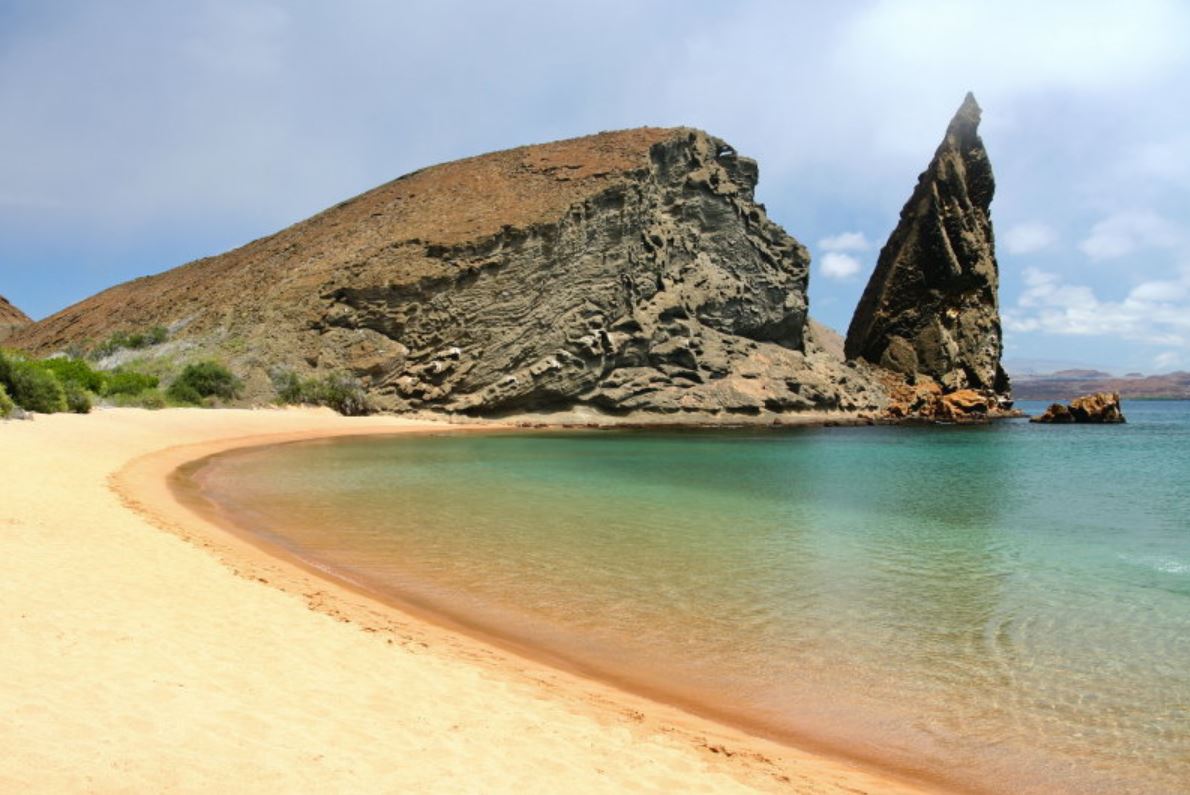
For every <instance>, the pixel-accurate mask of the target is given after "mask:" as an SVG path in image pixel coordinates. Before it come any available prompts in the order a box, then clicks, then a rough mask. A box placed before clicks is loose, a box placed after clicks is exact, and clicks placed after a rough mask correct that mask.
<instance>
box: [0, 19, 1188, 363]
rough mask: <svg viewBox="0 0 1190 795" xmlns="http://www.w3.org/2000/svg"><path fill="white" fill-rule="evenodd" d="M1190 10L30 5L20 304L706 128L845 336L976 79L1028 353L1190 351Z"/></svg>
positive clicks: (18, 96)
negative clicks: (750, 174) (631, 138)
mask: <svg viewBox="0 0 1190 795" xmlns="http://www.w3.org/2000/svg"><path fill="white" fill-rule="evenodd" d="M1187 31H1190V4H1184V3H1179V2H1160V1H1154V2H1145V1H1144V0H1134V1H1133V2H1130V3H1128V4H1123V3H1119V2H1047V3H1031V2H1013V1H1012V0H1007V1H1001V2H941V0H937V1H933V2H927V1H925V0H923V1H922V2H916V1H915V0H890V1H888V2H879V1H875V2H853V3H837V4H836V3H832V4H826V3H813V2H804V3H798V2H759V1H757V2H724V0H718V2H691V1H690V0H687V1H686V2H681V1H680V0H672V2H649V0H637V1H635V2H603V3H584V4H577V3H569V2H553V3H546V2H513V1H512V0H507V1H506V2H502V3H487V2H451V1H450V0H440V1H439V2H425V3H415V2H403V3H389V2H347V1H345V2H341V3H334V4H331V3H320V2H291V3H281V2H265V1H263V0H261V1H255V0H238V1H237V2H211V1H209V0H194V1H193V2H188V3H185V4H169V3H150V2H144V3H137V2H111V3H87V2H79V3H71V2H55V3H42V2H34V1H32V0H30V1H29V2H21V0H0V108H2V109H3V110H2V112H0V294H4V295H6V296H7V297H9V298H10V299H11V300H12V301H13V302H14V303H15V304H17V305H18V306H20V307H22V308H23V309H25V310H26V311H27V312H28V313H29V314H31V315H33V316H34V317H43V316H45V315H48V314H50V313H52V312H54V311H57V310H59V309H62V308H63V307H65V306H67V305H69V304H71V303H73V302H75V301H77V300H80V299H82V298H85V297H86V296H88V295H90V294H92V293H94V292H96V291H98V290H100V289H103V288H105V287H107V286H110V285H112V284H114V283H117V282H120V281H124V280H127V279H130V278H134V277H136V276H142V275H145V274H149V273H156V272H159V271H161V270H165V269H167V268H170V267H173V266H175V265H179V264H181V263H183V262H186V261H189V260H192V259H195V258H198V257H201V256H207V255H211V254H217V253H220V252H222V251H225V250H227V249H229V248H232V247H234V246H236V245H240V244H242V243H245V242H247V241H249V240H251V239H254V238H256V237H260V236H262V235H265V234H269V233H271V232H274V231H276V230H277V229H280V228H281V227H283V226H285V225H287V224H289V223H292V222H294V221H297V220H300V219H302V218H304V217H306V216H308V215H310V214H312V213H314V212H316V211H318V210H320V209H323V208H325V207H327V206H329V205H331V204H334V203H336V202H338V201H339V200H341V199H343V198H346V197H348V196H351V195H354V194H357V193H359V192H362V191H364V190H366V189H368V188H370V187H373V186H375V185H378V184H380V183H382V182H385V181H388V180H389V179H392V178H394V177H396V176H399V175H400V174H403V173H406V172H408V171H411V170H414V169H416V168H420V167H422V166H426V165H430V164H433V163H437V162H442V161H445V160H450V159H454V158H457V157H462V156H466V155H471V154H477V153H480V152H485V151H491V150H494V149H500V148H505V147H509V146H516V145H519V144H524V143H535V142H541V141H548V140H554V139H558V138H564V137H570V136H575V135H583V134H587V133H591V132H596V131H599V130H607V129H619V128H624V127H635V126H640V125H645V124H649V125H679V124H685V125H691V126H696V127H701V128H703V129H706V130H708V131H710V132H712V133H714V134H716V135H719V136H720V137H723V138H725V139H726V140H728V141H729V142H730V143H732V144H733V145H734V146H736V148H737V149H738V150H739V151H740V152H741V153H743V154H745V155H748V156H751V157H754V158H756V159H757V160H759V162H760V167H761V182H760V187H759V191H758V193H759V198H760V200H761V201H763V202H765V203H766V205H767V206H768V209H769V214H770V215H771V216H772V217H773V218H774V219H775V220H776V221H777V222H779V223H781V224H782V225H783V226H784V227H785V228H786V229H787V230H789V231H790V232H791V233H792V234H793V235H794V236H795V237H797V238H798V239H799V240H801V241H802V242H803V243H805V244H806V245H807V246H808V247H809V248H810V250H811V252H812V254H813V256H814V266H813V271H812V277H811V294H810V298H811V311H812V313H813V314H814V315H815V316H816V317H818V318H819V319H821V320H822V321H824V322H826V323H827V324H828V325H832V326H834V327H835V328H838V329H840V330H843V329H845V328H846V325H847V322H848V320H849V319H850V315H851V312H852V310H853V308H854V306H855V302H856V301H857V299H858V296H859V293H860V292H861V291H862V289H863V285H864V283H865V281H866V279H867V275H868V273H869V272H870V270H871V268H872V266H873V264H874V262H875V258H876V256H877V254H878V251H879V248H880V245H881V244H882V243H883V241H884V239H885V238H886V237H887V235H888V233H889V232H890V231H891V230H892V228H893V226H894V225H895V223H896V219H897V214H898V212H899V211H900V208H901V205H902V204H903V203H904V201H905V199H906V198H907V197H908V195H909V193H910V191H911V189H912V187H913V184H914V182H915V180H916V178H917V174H918V173H919V172H920V171H921V170H922V169H923V168H924V167H925V165H926V163H927V162H928V160H929V158H930V155H931V154H932V153H933V150H934V148H935V146H936V145H937V143H938V141H939V139H940V138H941V136H942V133H943V131H944V129H945V126H946V123H947V121H948V120H949V118H950V116H951V115H952V114H953V112H954V111H955V109H956V108H957V107H958V105H959V103H960V102H961V101H962V98H963V95H964V93H965V92H966V91H968V90H971V91H974V92H975V95H976V97H977V98H978V99H979V101H980V103H981V105H982V106H983V108H984V124H983V127H982V133H983V137H984V141H985V143H986V145H987V147H988V150H989V152H990V155H991V158H992V164H993V167H994V169H995V172H996V176H997V181H998V190H997V194H996V199H995V201H994V202H993V205H992V214H993V221H994V223H995V227H996V233H997V241H998V254H999V259H1000V266H1001V276H1002V288H1001V300H1002V309H1003V314H1004V321H1005V329H1006V358H1007V359H1008V360H1009V361H1010V362H1024V363H1027V364H1028V363H1036V364H1037V365H1038V366H1044V365H1045V364H1047V363H1054V364H1059V363H1061V364H1087V365H1096V366H1102V367H1104V368H1106V369H1110V370H1116V371H1119V372H1124V371H1126V370H1142V371H1145V372H1159V371H1167V370H1173V369H1179V368H1181V369H1190V212H1187V210H1188V209H1190V47H1187V46H1186V44H1185V36H1186V33H1187Z"/></svg>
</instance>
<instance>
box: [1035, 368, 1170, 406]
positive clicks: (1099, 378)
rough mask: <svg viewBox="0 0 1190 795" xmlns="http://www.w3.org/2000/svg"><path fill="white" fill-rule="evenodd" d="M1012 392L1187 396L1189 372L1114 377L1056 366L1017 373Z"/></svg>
mask: <svg viewBox="0 0 1190 795" xmlns="http://www.w3.org/2000/svg"><path fill="white" fill-rule="evenodd" d="M1012 392H1013V396H1014V397H1016V398H1017V399H1019V400H1069V399H1071V398H1074V397H1077V396H1079V395H1086V394H1090V393H1092V392H1118V393H1119V394H1120V397H1122V398H1124V399H1125V400H1190V372H1185V371H1178V372H1173V373H1165V374H1164V375H1142V374H1140V373H1129V374H1128V375H1125V376H1123V377H1117V376H1113V375H1112V374H1110V373H1105V372H1103V371H1101V370H1059V371H1057V372H1054V373H1050V374H1047V375H1038V374H1029V375H1017V376H1015V377H1014V378H1013V388H1012Z"/></svg>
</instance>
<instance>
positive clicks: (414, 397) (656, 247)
mask: <svg viewBox="0 0 1190 795" xmlns="http://www.w3.org/2000/svg"><path fill="white" fill-rule="evenodd" d="M757 178H758V169H757V166H756V163H755V162H754V161H752V160H749V159H747V158H744V157H741V156H739V155H738V154H737V153H736V152H735V151H734V150H733V149H732V148H731V147H730V146H729V145H727V144H726V143H725V142H723V141H722V140H720V139H718V138H715V137H713V136H710V135H707V134H706V133H704V132H701V131H698V130H691V129H686V128H678V129H669V130H663V129H652V128H644V129H640V130H628V131H623V132H616V133H603V134H600V135H596V136H590V137H587V138H580V139H574V140H571V141H560V142H556V143H552V144H543V145H539V146H530V147H522V148H519V149H514V150H508V151H505V152H496V153H492V154H489V155H483V156H480V157H476V158H470V159H467V160H462V161H456V162H454V163H447V164H443V165H440V166H434V167H432V168H428V169H424V170H423V171H419V172H414V173H413V174H410V175H407V176H405V177H402V178H400V179H398V180H394V181H393V182H391V183H388V184H387V185H383V186H380V187H379V188H376V189H375V190H372V191H369V192H368V193H365V194H363V195H361V196H358V197H356V198H355V199H351V200H349V201H347V202H343V203H342V204H340V205H337V206H335V207H332V208H330V209H328V210H326V211H325V212H323V213H320V214H318V215H316V216H314V217H312V218H310V219H308V220H306V221H303V222H302V223H300V224H296V225H294V226H293V227H290V228H289V229H286V230H283V231H281V232H279V233H277V234H276V235H273V236H271V237H268V238H262V239H261V240H258V241H254V242H253V243H250V244H248V245H247V246H244V247H243V248H241V249H237V250H235V251H232V252H228V253H227V254H224V255H221V256H219V257H214V258H211V259H208V260H199V261H197V262H193V263H190V264H188V265H185V266H182V267H180V268H176V269H174V270H172V271H169V272H167V273H163V274H161V275H159V276H155V277H151V278H147V279H141V280H138V281H135V282H130V283H128V284H125V285H121V286H119V287H116V288H113V289H111V290H109V291H107V292H105V293H102V294H100V295H98V296H95V297H93V298H92V299H88V301H86V302H83V303H82V304H79V305H76V306H75V307H71V308H69V309H67V310H64V311H63V312H61V313H59V314H58V315H55V316H54V317H52V318H49V319H47V320H46V321H43V322H42V323H40V324H37V326H35V327H34V328H33V329H31V330H29V331H28V332H27V333H23V334H22V335H21V342H22V344H23V345H25V346H26V347H27V348H29V349H30V350H35V351H39V352H52V351H53V350H58V349H61V348H62V347H65V346H66V345H68V344H71V345H86V344H87V343H94V342H96V341H99V340H102V339H104V338H105V337H106V336H108V335H110V334H111V333H112V332H113V331H116V330H127V331H135V330H137V329H142V328H146V327H150V326H153V325H164V326H168V327H169V328H170V329H171V344H176V345H177V346H179V348H180V349H181V348H182V346H185V348H184V349H185V350H186V351H187V352H188V355H191V356H200V355H217V356H220V357H221V358H224V359H226V360H228V361H229V362H230V364H231V365H232V367H233V369H236V370H237V372H238V373H239V374H240V375H242V376H243V377H244V378H245V382H246V383H247V384H248V388H249V392H250V394H249V395H248V397H249V399H253V400H268V399H271V397H272V395H271V394H269V392H268V390H269V383H270V382H269V377H268V373H269V371H271V370H275V369H276V368H289V369H293V370H296V371H297V372H298V373H299V374H301V375H303V376H317V375H320V374H326V373H335V372H345V373H348V374H350V375H352V376H354V377H355V378H357V379H359V380H360V382H361V383H362V384H363V385H364V387H365V388H366V389H367V391H368V393H369V396H370V398H371V399H372V401H373V402H374V403H375V405H376V406H377V407H379V408H382V409H387V410H393V411H419V410H435V411H448V412H462V413H467V414H473V415H485V416H491V415H501V414H509V413H517V412H526V411H541V410H570V409H580V408H581V409H591V410H598V411H601V412H605V413H608V414H615V415H625V414H630V413H637V412H644V413H653V414H667V415H674V414H681V413H689V414H692V415H696V416H694V417H692V420H695V421H697V420H698V418H699V416H707V415H719V416H736V415H752V416H758V415H767V414H769V413H773V414H781V413H787V412H797V411H805V410H824V409H825V410H830V409H839V410H850V411H857V410H870V409H871V410H875V409H879V408H881V407H882V406H883V404H884V402H886V396H885V394H884V393H883V391H882V390H881V388H880V386H879V384H877V383H876V382H874V381H873V380H872V373H871V371H872V368H870V367H868V366H867V365H865V364H862V363H850V364H848V363H845V362H844V361H843V358H842V356H840V355H838V354H837V353H835V352H834V348H835V347H836V346H835V345H834V343H833V342H832V341H831V340H830V335H829V334H827V333H826V332H824V331H822V330H821V329H819V330H818V331H817V332H815V331H811V330H810V326H809V324H808V320H807V307H806V283H807V278H808V268H809V257H808V254H807V252H806V250H805V248H804V247H803V246H802V245H801V244H800V243H798V242H797V241H796V240H795V239H794V238H793V237H791V236H790V235H789V234H787V233H786V232H785V231H784V230H783V229H782V228H781V227H780V226H778V225H777V224H775V223H773V222H772V221H770V220H769V218H768V217H767V215H766V213H765V210H764V207H763V206H762V205H760V204H757V203H756V202H755V200H754V198H753V190H754V188H755V186H756V182H757Z"/></svg>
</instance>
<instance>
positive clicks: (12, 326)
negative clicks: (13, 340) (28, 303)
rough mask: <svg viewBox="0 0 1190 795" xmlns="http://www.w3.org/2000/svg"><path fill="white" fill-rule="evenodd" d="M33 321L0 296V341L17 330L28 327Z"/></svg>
mask: <svg viewBox="0 0 1190 795" xmlns="http://www.w3.org/2000/svg"><path fill="white" fill-rule="evenodd" d="M32 322H33V321H32V320H30V319H29V316H28V315H26V314H25V313H24V312H22V311H21V310H19V309H17V308H16V307H15V306H13V305H12V304H10V303H9V302H8V299H6V298H5V297H4V296H2V295H0V340H4V339H7V338H8V337H10V336H12V335H13V334H14V333H15V332H16V331H17V330H18V329H20V328H23V327H24V326H27V325H29V324H30V323H32Z"/></svg>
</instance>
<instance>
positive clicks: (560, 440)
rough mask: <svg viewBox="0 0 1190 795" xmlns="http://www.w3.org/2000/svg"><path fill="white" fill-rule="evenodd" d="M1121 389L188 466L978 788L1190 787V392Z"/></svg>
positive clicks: (371, 566) (625, 668)
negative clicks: (925, 412)
mask: <svg viewBox="0 0 1190 795" xmlns="http://www.w3.org/2000/svg"><path fill="white" fill-rule="evenodd" d="M1025 408H1026V410H1030V409H1032V408H1036V407H1033V406H1025ZM1125 410H1126V413H1127V414H1128V417H1129V424H1128V425H1126V426H1115V427H1111V426H1108V427H1082V426H1080V427H1055V426H1038V425H1029V424H1027V423H1024V422H1015V421H1014V422H1003V423H999V424H995V425H992V426H987V427H964V428H953V427H950V428H948V427H933V428H824V429H803V430H796V431H781V432H773V431H765V432H757V431H751V432H742V431H735V432H689V431H684V432H680V433H679V432H672V433H653V432H647V433H646V432H616V433H610V432H590V433H539V434H533V433H524V434H491V435H442V436H433V437H400V438H354V439H343V440H338V441H329V442H316V443H303V444H297V445H285V446H279V447H272V448H262V449H257V450H251V451H242V452H237V453H232V454H227V455H224V456H220V457H217V458H215V459H213V460H211V461H210V462H208V463H207V464H206V465H205V466H204V467H203V468H202V469H201V470H199V471H198V472H197V473H196V474H195V476H194V477H195V481H196V482H197V483H198V484H200V486H201V488H202V490H203V492H204V494H205V495H206V496H207V498H209V499H210V500H212V501H213V502H215V503H217V504H218V505H219V506H221V508H222V509H223V510H225V511H226V512H228V513H229V514H230V515H234V516H235V517H236V521H237V523H239V524H240V525H241V526H242V527H244V528H245V529H247V530H250V531H252V532H254V533H256V534H258V535H260V536H261V537H263V538H265V539H266V540H267V541H269V542H271V543H275V544H280V545H282V546H284V547H285V548H286V549H287V550H289V551H290V552H292V553H294V554H297V555H299V556H301V557H303V558H305V559H306V560H308V561H311V562H312V563H314V564H316V565H319V566H321V567H324V568H327V569H330V570H332V571H334V572H336V573H338V574H340V575H341V576H343V577H345V578H347V579H351V580H353V581H356V582H358V583H362V584H364V585H366V586H367V587H369V588H371V589H373V590H375V591H377V592H378V593H381V594H388V595H391V596H394V597H399V598H401V599H403V600H405V601H407V602H413V603H416V604H419V605H422V606H424V607H429V608H430V609H432V610H436V611H439V612H441V613H442V614H443V615H446V616H451V617H453V618H455V619H457V620H461V621H463V622H465V623H467V624H469V625H471V626H473V627H475V628H477V629H480V630H483V631H485V632H488V633H491V634H494V635H497V636H500V637H503V638H506V639H509V640H512V641H516V642H519V643H522V644H529V645H531V646H533V647H534V648H540V649H544V650H546V651H548V652H549V653H550V654H552V655H554V656H555V657H556V658H560V659H563V660H565V661H568V662H569V663H571V664H572V665H576V666H578V667H580V668H582V669H583V670H585V671H588V672H591V673H595V674H598V675H602V676H606V677H609V678H611V679H614V680H616V681H618V682H620V683H622V684H626V685H628V686H631V687H635V688H637V689H640V690H644V691H646V692H649V693H651V694H654V695H660V696H663V697H666V698H670V699H673V700H676V701H678V702H681V703H684V704H687V705H688V706H692V707H693V708H695V709H699V710H703V711H706V712H708V713H711V714H715V715H718V716H720V717H726V718H728V719H730V720H736V721H740V722H744V723H747V724H749V725H751V726H753V727H756V728H759V729H761V730H764V731H767V732H770V733H774V734H777V735H781V736H786V737H790V738H794V739H800V740H802V741H806V740H810V741H813V742H816V743H819V744H823V745H826V746H830V747H836V748H839V749H843V750H846V751H847V752H849V753H853V754H856V755H859V756H862V757H865V758H868V759H871V760H874V761H877V762H881V763H886V764H890V765H894V766H898V767H902V768H909V769H912V770H919V771H922V772H925V773H928V774H930V775H935V776H941V777H943V778H944V779H946V780H948V781H951V782H954V783H956V784H963V785H969V786H973V787H975V788H978V789H983V790H989V791H1002V792H1047V793H1048V792H1055V791H1069V792H1104V793H1109V792H1110V793H1121V792H1145V793H1174V792H1187V791H1190V403H1185V402H1152V403H1141V402H1137V403H1130V404H1128V405H1127V406H1125Z"/></svg>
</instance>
